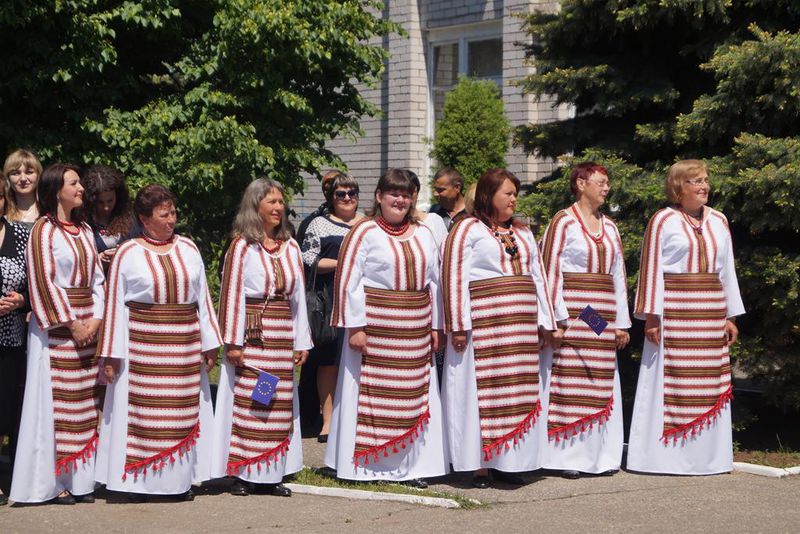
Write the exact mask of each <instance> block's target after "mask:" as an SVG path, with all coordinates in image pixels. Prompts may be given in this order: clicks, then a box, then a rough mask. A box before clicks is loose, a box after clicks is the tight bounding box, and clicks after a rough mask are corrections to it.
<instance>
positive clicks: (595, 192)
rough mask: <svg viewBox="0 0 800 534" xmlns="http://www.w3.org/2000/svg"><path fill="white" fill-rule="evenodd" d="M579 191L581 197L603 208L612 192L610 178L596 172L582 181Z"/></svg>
mask: <svg viewBox="0 0 800 534" xmlns="http://www.w3.org/2000/svg"><path fill="white" fill-rule="evenodd" d="M578 191H579V196H581V197H585V198H586V200H588V201H589V203H590V204H592V205H594V206H602V205H603V204H604V203H605V201H606V197H607V196H608V193H609V191H611V185H610V183H609V181H608V176H606V175H605V174H603V173H601V172H595V173H593V174H592V175H591V176H589V177H588V178H585V179H582V180H580V182H579V185H578Z"/></svg>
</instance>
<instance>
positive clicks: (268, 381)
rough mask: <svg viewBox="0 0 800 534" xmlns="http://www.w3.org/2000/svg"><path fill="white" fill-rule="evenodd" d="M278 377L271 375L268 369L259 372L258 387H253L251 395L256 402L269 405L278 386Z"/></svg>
mask: <svg viewBox="0 0 800 534" xmlns="http://www.w3.org/2000/svg"><path fill="white" fill-rule="evenodd" d="M278 380H279V379H278V377H277V376H275V375H271V374H269V373H267V372H266V371H259V372H258V380H256V387H254V388H253V394H252V395H251V396H250V398H251V399H253V400H254V401H256V402H260V403H261V404H264V405H268V404H269V403H270V402H271V401H272V397H273V395H275V390H276V389H277V388H278Z"/></svg>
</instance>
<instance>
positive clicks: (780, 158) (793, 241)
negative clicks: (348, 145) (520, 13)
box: [517, 0, 800, 407]
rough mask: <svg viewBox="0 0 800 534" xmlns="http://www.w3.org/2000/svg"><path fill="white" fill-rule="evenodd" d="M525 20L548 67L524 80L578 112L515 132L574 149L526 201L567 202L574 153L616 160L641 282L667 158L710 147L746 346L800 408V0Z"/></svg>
mask: <svg viewBox="0 0 800 534" xmlns="http://www.w3.org/2000/svg"><path fill="white" fill-rule="evenodd" d="M526 27H527V29H528V31H529V33H530V34H531V36H532V41H533V43H535V44H532V45H531V46H529V52H530V53H531V54H533V58H534V59H533V62H534V65H535V67H536V73H535V74H534V75H532V76H530V77H528V78H527V79H526V80H524V82H523V85H524V88H525V90H526V91H528V92H529V93H530V94H531V95H533V97H534V98H537V97H538V96H539V95H550V94H556V95H558V100H559V102H560V103H563V104H570V105H572V106H573V109H574V117H573V118H570V119H567V120H563V121H557V122H553V123H549V124H545V125H531V126H528V127H526V128H523V129H521V130H519V131H518V132H517V141H518V142H519V143H521V144H522V145H523V146H524V147H525V148H526V149H527V150H528V151H529V152H532V153H536V154H540V155H544V156H550V157H559V156H562V157H565V156H564V154H567V153H569V152H572V153H573V154H575V156H572V157H566V162H567V166H566V167H565V168H563V169H562V170H560V171H558V172H556V173H554V175H553V176H551V177H550V178H549V179H547V180H545V181H544V182H543V183H541V184H539V185H537V187H536V188H535V190H534V192H533V194H532V195H531V196H530V197H529V198H527V199H525V200H524V202H523V205H524V206H525V209H527V210H528V211H529V212H530V213H531V214H532V215H533V216H534V217H537V218H538V219H539V220H541V221H546V220H547V219H548V218H549V217H550V216H552V214H553V213H554V212H555V211H556V210H557V209H559V208H561V207H563V206H564V205H566V203H567V202H568V196H569V193H568V185H567V176H568V173H569V166H570V164H572V163H573V162H576V161H578V160H584V159H594V160H597V161H600V162H602V163H604V164H606V165H607V166H608V167H609V169H610V174H611V178H612V184H613V185H612V187H613V189H612V192H611V195H610V196H609V199H608V203H607V204H608V205H609V206H613V207H614V208H615V209H614V210H613V216H614V217H615V219H617V221H618V223H619V225H620V227H621V228H620V230H621V232H622V235H623V239H624V242H625V252H626V254H625V255H626V263H627V266H628V272H629V274H630V275H631V276H630V281H631V282H633V281H634V280H635V273H636V270H637V269H638V261H639V257H638V249H639V245H640V243H641V238H642V235H643V233H644V227H645V224H646V222H647V218H648V217H649V216H650V215H651V214H652V213H654V212H655V211H656V210H657V209H659V208H661V207H663V206H664V205H666V198H665V196H664V194H663V191H662V184H663V180H664V176H665V174H666V169H667V167H668V166H669V164H671V163H672V162H673V161H675V160H676V159H681V158H687V157H699V158H702V159H705V160H706V161H707V162H708V163H709V174H710V175H711V179H712V187H713V195H712V199H711V205H713V206H715V207H717V208H719V209H721V210H722V211H723V212H725V213H726V215H727V216H728V219H729V220H730V222H731V228H732V232H733V235H734V245H735V248H736V257H737V268H738V274H739V282H740V286H741V289H742V294H743V298H744V301H745V306H746V308H747V311H748V314H747V315H746V316H744V317H743V318H742V319H741V321H740V329H741V333H742V336H741V343H740V344H739V345H738V346H737V347H736V348H735V350H734V356H736V358H737V359H738V363H739V364H740V365H741V366H742V367H743V368H744V369H745V370H746V371H747V372H748V373H750V375H751V376H752V377H754V378H756V379H759V380H762V381H763V382H764V383H766V384H767V385H768V386H769V389H768V391H769V392H770V393H771V396H772V399H773V400H774V401H775V403H776V404H779V405H783V406H793V407H799V406H800V387H798V384H800V343H799V342H800V327H798V325H800V309H798V307H797V301H798V294H799V293H800V239H799V238H800V204H799V203H798V201H797V199H798V198H800V196H799V195H798V194H799V193H800V172H798V171H800V168H799V167H800V91H798V89H797V88H798V87H800V34H798V29H800V5H798V4H797V2H791V1H788V0H777V1H767V0H745V1H739V2H730V1H726V0H720V1H715V0H705V1H701V2H688V1H681V0H674V1H668V2H664V1H657V0H652V1H644V2H627V1H618V0H617V1H612V0H606V1H600V0H598V1H577V0H576V1H565V2H563V5H562V9H561V11H560V12H559V13H558V14H552V15H545V14H539V13H537V14H534V15H532V16H530V17H529V18H528V19H527V23H526Z"/></svg>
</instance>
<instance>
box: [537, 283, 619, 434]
mask: <svg viewBox="0 0 800 534" xmlns="http://www.w3.org/2000/svg"><path fill="white" fill-rule="evenodd" d="M563 287H564V303H565V304H566V305H567V309H568V311H569V319H570V321H569V328H568V329H567V331H566V332H565V333H564V340H563V342H562V344H561V348H560V349H559V350H557V351H555V352H554V354H553V368H552V372H551V379H550V404H549V408H548V416H547V435H548V436H549V437H550V438H551V439H552V438H555V440H556V441H559V439H560V438H562V437H564V438H566V437H569V436H576V435H577V434H578V432H583V431H585V430H587V429H588V428H592V427H593V426H594V424H595V423H603V422H605V421H607V420H608V416H609V415H610V414H611V409H612V407H613V400H614V374H615V372H616V362H617V347H616V337H615V335H614V321H615V320H616V314H617V303H616V298H615V295H614V279H613V278H612V277H611V275H610V274H597V273H564V284H563ZM587 305H590V306H591V307H592V308H593V309H594V310H595V311H596V312H597V313H598V314H599V315H600V316H601V317H603V319H605V320H606V321H608V323H609V325H608V326H607V327H606V329H605V330H604V331H603V332H602V333H601V334H600V335H599V336H598V335H597V334H596V333H595V332H594V331H593V330H592V329H591V328H589V325H587V324H586V323H585V322H583V321H582V320H580V319H578V315H580V313H581V311H583V309H584V308H585V307H586V306H587Z"/></svg>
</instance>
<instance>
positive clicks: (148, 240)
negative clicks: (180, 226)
mask: <svg viewBox="0 0 800 534" xmlns="http://www.w3.org/2000/svg"><path fill="white" fill-rule="evenodd" d="M142 239H144V241H145V243H148V244H150V245H153V246H154V247H163V246H165V245H169V244H170V243H172V241H173V240H174V239H175V234H172V235H171V236H169V237H168V238H167V239H164V240H163V241H160V240H158V239H153V238H152V237H150V236H149V235H147V234H146V233H144V232H142Z"/></svg>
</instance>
